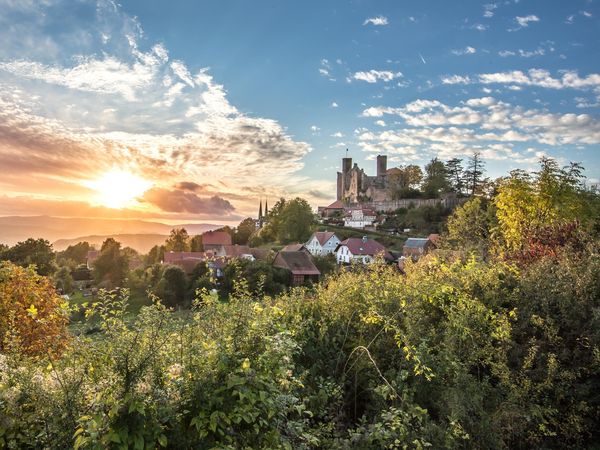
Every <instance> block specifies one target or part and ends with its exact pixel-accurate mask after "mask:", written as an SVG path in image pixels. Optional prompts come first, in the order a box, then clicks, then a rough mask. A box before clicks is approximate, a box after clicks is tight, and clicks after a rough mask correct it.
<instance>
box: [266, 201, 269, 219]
mask: <svg viewBox="0 0 600 450" xmlns="http://www.w3.org/2000/svg"><path fill="white" fill-rule="evenodd" d="M267 214H269V207H268V206H267V199H266V198H265V217H267Z"/></svg>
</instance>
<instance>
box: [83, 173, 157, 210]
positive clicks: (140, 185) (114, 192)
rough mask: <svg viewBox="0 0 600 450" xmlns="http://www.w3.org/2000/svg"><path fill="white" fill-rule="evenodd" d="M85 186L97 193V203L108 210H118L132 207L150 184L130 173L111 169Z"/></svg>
mask: <svg viewBox="0 0 600 450" xmlns="http://www.w3.org/2000/svg"><path fill="white" fill-rule="evenodd" d="M87 185H88V187H90V188H92V189H94V190H96V191H97V193H98V195H97V197H96V201H97V202H98V203H100V204H101V205H104V206H107V207H109V208H116V209H120V208H125V207H126V206H130V205H132V204H133V203H134V202H135V199H136V198H137V197H139V196H141V195H142V194H143V193H144V192H146V191H147V190H148V189H149V188H150V187H151V186H152V183H150V182H149V181H147V180H144V179H142V178H140V177H138V176H136V175H133V174H132V173H130V172H127V171H124V170H120V169H113V170H111V171H110V172H107V173H105V174H104V175H102V177H100V178H98V179H97V180H94V181H91V182H89V183H88V184H87Z"/></svg>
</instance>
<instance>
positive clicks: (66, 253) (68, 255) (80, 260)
mask: <svg viewBox="0 0 600 450" xmlns="http://www.w3.org/2000/svg"><path fill="white" fill-rule="evenodd" d="M90 250H94V247H92V246H91V245H90V243H89V242H85V241H84V242H78V243H77V244H74V245H69V246H68V247H67V248H66V249H65V250H63V251H62V252H58V253H57V255H56V256H57V259H59V260H60V259H65V260H69V259H70V260H72V261H74V262H75V264H84V263H85V262H86V261H87V254H88V252H89V251H90Z"/></svg>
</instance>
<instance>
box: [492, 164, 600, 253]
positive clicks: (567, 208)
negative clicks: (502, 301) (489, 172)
mask: <svg viewBox="0 0 600 450" xmlns="http://www.w3.org/2000/svg"><path fill="white" fill-rule="evenodd" d="M581 170H582V169H581V166H579V165H578V164H571V165H569V166H566V167H563V168H560V167H559V166H558V164H557V163H556V161H555V160H553V159H550V158H542V159H541V160H540V170H539V171H538V172H536V173H534V174H530V173H528V172H525V171H522V170H514V171H512V172H511V173H510V176H509V177H508V178H505V179H503V180H501V181H500V183H499V185H498V188H497V190H498V193H497V195H496V197H495V198H494V203H495V205H496V208H497V213H496V214H497V217H498V229H499V232H500V234H501V236H502V237H503V239H504V243H505V245H506V249H507V250H509V251H521V250H522V249H523V246H524V244H525V242H526V241H527V240H528V238H529V237H530V236H532V235H535V234H537V233H538V232H539V231H540V230H542V229H543V228H547V227H550V226H554V225H557V224H565V223H568V222H573V221H575V220H578V221H581V222H582V223H583V225H584V226H593V225H594V222H595V221H596V220H597V217H598V211H599V210H600V207H599V197H598V195H594V194H591V193H589V192H588V191H586V190H585V189H584V184H583V176H582V174H581Z"/></svg>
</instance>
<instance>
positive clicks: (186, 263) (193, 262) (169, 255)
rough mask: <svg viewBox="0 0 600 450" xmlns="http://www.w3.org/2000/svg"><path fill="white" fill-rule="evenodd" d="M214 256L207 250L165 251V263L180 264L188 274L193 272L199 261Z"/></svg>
mask: <svg viewBox="0 0 600 450" xmlns="http://www.w3.org/2000/svg"><path fill="white" fill-rule="evenodd" d="M212 256H213V254H212V253H208V254H207V253H205V252H165V257H164V260H163V264H171V265H174V266H179V267H181V268H182V269H183V271H184V272H185V273H187V274H190V273H192V271H193V270H194V268H195V267H196V266H197V265H198V263H200V262H202V261H206V260H207V259H209V258H211V257H212Z"/></svg>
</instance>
